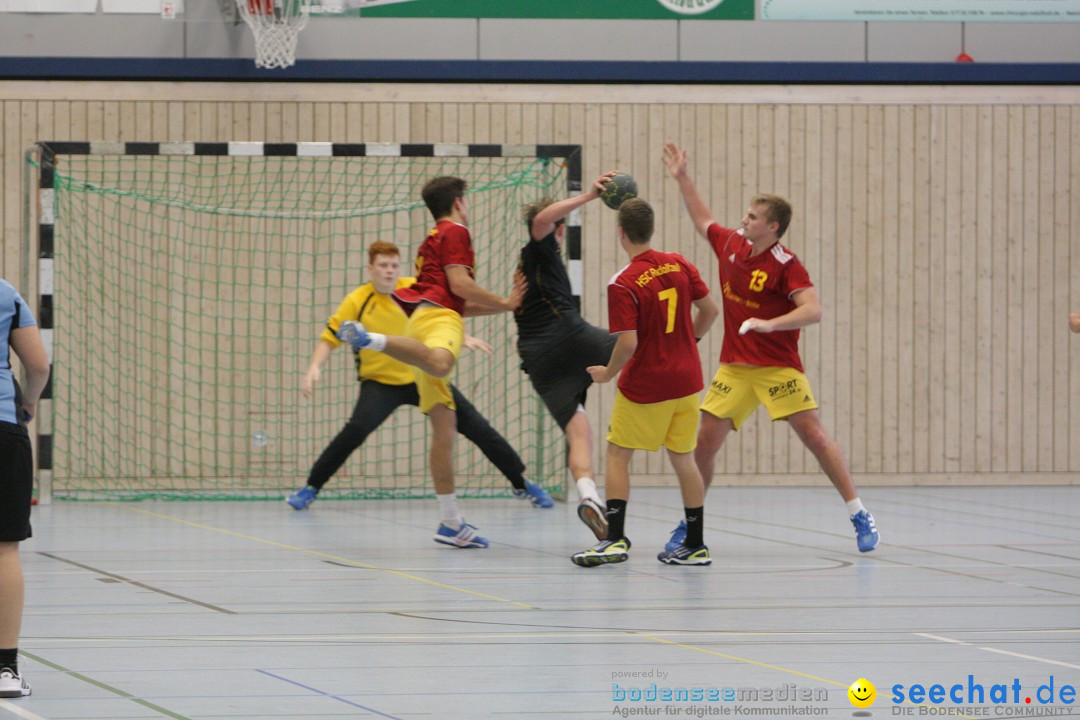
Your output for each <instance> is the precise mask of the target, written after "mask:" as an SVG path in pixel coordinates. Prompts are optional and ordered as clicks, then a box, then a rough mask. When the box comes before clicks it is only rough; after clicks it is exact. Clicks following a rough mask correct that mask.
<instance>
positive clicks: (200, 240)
mask: <svg viewBox="0 0 1080 720" xmlns="http://www.w3.org/2000/svg"><path fill="white" fill-rule="evenodd" d="M546 149H547V151H549V154H548V155H547V156H545V155H544V152H545V146H539V147H537V146H528V147H524V148H523V147H519V146H514V147H509V146H431V145H426V146H425V145H418V146H398V145H373V144H367V145H333V144H329V143H327V144H321V143H308V144H305V143H300V144H296V145H281V146H273V145H263V144H262V143H228V144H225V143H222V144H193V143H177V144H172V145H168V144H161V145H156V144H145V145H144V144H138V145H137V146H135V147H133V146H132V144H128V145H127V146H121V147H119V148H111V151H110V148H108V147H106V148H105V151H104V152H101V151H100V150H101V148H100V147H94V146H93V145H91V144H85V145H83V144H77V143H68V144H61V147H59V148H50V147H48V146H44V145H43V146H42V162H41V167H42V172H43V176H42V177H43V178H46V175H45V173H46V172H47V173H48V177H47V179H45V180H44V181H43V182H42V183H41V185H42V188H41V192H42V198H43V203H42V205H43V206H45V205H51V208H47V207H43V210H42V215H43V219H42V222H43V224H46V223H48V222H49V221H51V222H52V226H51V228H49V231H48V233H44V232H43V237H44V236H45V235H48V236H49V240H48V241H47V242H46V241H44V240H43V242H42V251H41V254H42V256H43V260H42V261H41V262H42V267H43V275H42V283H41V284H42V293H43V301H45V300H49V301H50V302H51V312H49V311H48V310H47V309H46V308H43V310H45V312H46V314H48V315H49V316H50V317H51V323H52V333H51V334H52V343H53V379H52V413H51V415H52V428H51V430H52V433H51V435H52V439H51V447H52V452H51V459H50V462H51V483H52V488H51V492H52V496H53V497H57V498H68V499H79V498H87V499H100V498H110V499H141V498H199V499H203V498H220V499H256V498H267V497H280V496H282V495H283V494H285V493H286V492H288V491H291V490H293V489H295V488H297V487H299V486H301V485H303V484H304V481H305V480H306V478H307V473H308V471H309V469H310V467H311V465H312V463H313V462H314V461H315V459H316V458H317V457H318V455H319V453H320V452H321V451H322V449H323V448H324V447H325V446H326V445H327V443H328V442H329V441H330V440H331V439H332V438H333V437H334V436H335V435H336V434H337V433H338V431H339V430H340V429H341V428H342V426H343V425H344V423H345V421H346V420H347V419H348V418H349V416H350V414H351V413H352V410H353V406H354V404H355V402H356V400H357V397H358V390H359V384H358V383H357V380H356V373H355V370H354V358H353V354H352V352H351V351H349V349H348V347H347V346H343V347H342V348H339V349H338V350H337V351H336V352H334V353H333V354H332V355H331V358H330V361H329V362H328V363H327V365H326V366H325V368H324V371H323V374H322V380H321V382H320V383H318V384H317V385H316V387H315V396H314V398H312V399H311V400H308V399H305V398H304V397H303V396H302V394H301V392H300V380H301V378H302V376H303V373H304V371H305V370H306V368H307V365H308V361H309V358H310V357H311V353H312V350H313V348H314V347H315V345H316V343H317V342H318V338H319V334H320V333H321V331H322V330H323V328H324V327H325V323H326V319H327V317H328V316H329V315H330V313H331V312H333V310H334V309H335V308H336V307H337V304H338V303H339V302H340V301H341V299H342V298H344V297H345V295H346V294H347V293H348V292H350V291H351V290H352V289H354V288H355V287H356V286H357V285H360V284H362V283H364V282H366V281H367V279H368V278H367V277H366V266H367V253H366V249H367V247H368V246H369V245H371V244H372V243H373V242H375V241H376V240H388V241H391V242H394V243H396V244H397V245H398V246H399V247H400V248H401V250H402V259H403V263H402V266H403V274H410V273H411V269H412V260H413V258H414V257H415V254H416V249H417V247H418V246H419V244H420V242H422V241H423V239H424V236H425V234H426V232H427V230H428V229H429V228H430V226H431V225H432V221H431V217H430V214H429V213H428V211H427V209H426V208H425V207H424V206H423V203H422V201H421V200H420V198H419V189H420V187H421V185H422V184H423V183H424V182H425V181H426V180H428V179H430V178H431V177H434V176H437V175H457V176H460V177H463V178H465V179H466V180H467V181H468V182H469V194H468V198H469V225H470V229H471V231H472V235H473V243H474V248H475V251H476V257H477V263H476V265H477V267H476V276H477V281H478V282H479V283H480V284H481V285H483V286H484V287H487V288H489V289H492V290H494V291H495V292H497V293H499V294H503V295H505V294H506V293H507V292H508V291H509V289H510V284H511V282H512V276H513V272H514V269H515V268H516V265H517V259H518V254H519V250H520V247H521V244H522V242H523V241H524V240H525V238H526V237H527V236H526V232H525V229H524V226H523V224H522V222H521V220H520V208H521V205H522V204H524V203H526V202H530V201H532V200H534V199H536V198H537V197H539V196H540V195H544V194H555V195H560V194H563V193H564V192H565V190H566V188H567V182H568V177H569V175H570V173H568V172H567V166H568V163H567V161H566V157H565V156H566V155H574V157H573V158H572V161H576V159H577V158H576V155H575V153H576V146H549V147H548V148H546ZM559 153H561V155H559ZM572 164H573V163H571V165H572ZM49 186H51V190H50V188H49ZM50 195H51V198H50V197H49V196H50ZM46 198H48V202H45V199H46ZM50 213H51V217H46V216H48V215H50ZM47 246H51V247H47ZM47 267H49V268H51V272H52V274H53V277H52V279H51V285H52V287H51V288H47V287H46V286H47V285H49V283H50V281H49V279H47V278H46V277H45V275H44V271H45V268H47ZM50 289H51V291H52V297H51V298H46V297H45V295H44V294H45V293H46V292H47V291H48V290H50ZM44 304H45V303H44V302H43V305H44ZM45 327H46V323H44V322H43V328H45ZM466 331H467V332H468V333H470V334H472V335H475V336H477V337H480V338H482V339H484V340H486V341H487V342H489V343H490V344H491V345H492V346H494V348H495V352H494V355H493V356H487V355H484V354H482V353H479V352H474V351H469V350H465V351H463V354H462V356H461V358H460V360H459V363H458V367H457V370H456V371H455V375H454V377H453V381H454V383H455V384H456V385H457V386H458V388H459V389H460V390H461V391H462V393H463V394H464V395H465V396H466V397H467V398H469V399H470V400H471V401H472V403H473V404H474V405H475V406H476V407H477V409H478V410H479V411H480V412H481V413H482V414H483V415H485V416H486V417H487V418H488V420H489V421H490V422H491V424H492V425H493V426H494V427H495V429H497V430H498V431H499V432H500V433H502V434H503V435H504V436H505V437H506V438H507V439H508V440H509V442H510V444H511V445H512V446H513V447H514V448H515V449H517V451H518V452H519V453H520V455H521V456H522V460H523V461H524V462H525V464H526V466H527V470H526V474H527V475H528V477H529V478H530V479H532V480H533V481H534V482H537V483H538V484H541V485H543V486H544V487H546V488H547V489H548V490H549V491H551V492H553V493H556V494H561V493H562V487H563V481H564V477H565V469H564V468H565V461H564V452H565V451H564V445H563V440H562V435H561V433H559V431H558V428H557V426H556V425H555V424H554V422H553V421H552V420H551V419H550V417H549V416H548V414H547V413H546V411H545V410H544V408H543V406H542V404H541V402H540V401H539V399H538V398H537V397H536V395H535V392H534V391H533V390H532V387H531V385H530V384H529V382H528V378H527V377H526V376H525V375H524V374H523V373H522V372H521V370H520V369H519V361H518V359H517V353H516V349H515V332H514V322H513V319H512V318H511V317H510V316H509V314H507V313H501V314H498V315H493V316H486V317H478V318H468V319H466ZM428 436H429V428H428V422H427V419H426V418H425V417H424V416H423V415H421V414H420V412H419V411H418V410H417V409H416V408H413V407H408V406H406V407H402V408H400V409H398V410H397V411H396V412H395V413H394V414H393V415H392V416H391V418H390V419H389V420H388V421H387V422H386V423H385V424H384V425H383V426H382V427H381V428H380V429H379V430H378V431H376V432H375V433H374V434H372V435H371V436H370V437H369V438H368V440H367V441H366V442H365V443H364V445H363V446H362V447H361V448H360V449H359V450H357V451H356V452H355V453H353V455H352V456H351V457H350V459H349V460H348V461H347V462H346V464H345V465H344V466H343V467H342V468H341V470H339V471H338V473H337V475H336V476H335V477H334V478H333V479H332V480H331V481H330V483H328V484H327V486H326V489H325V490H324V491H323V492H322V493H321V494H320V498H333V497H341V498H385V497H412V496H426V495H428V494H430V493H431V482H430V479H429V474H428V468H427V447H428ZM455 469H456V472H457V480H458V492H459V494H462V495H466V496H505V495H508V494H509V490H510V485H509V483H508V482H507V480H506V479H505V478H503V477H502V476H501V475H500V474H499V473H498V471H497V470H496V468H495V467H494V466H492V465H491V464H490V462H489V461H488V460H487V459H486V458H485V457H484V456H483V455H482V454H481V453H480V452H479V450H477V449H476V448H475V447H474V446H472V445H471V444H470V443H469V442H468V441H466V440H465V439H464V438H463V437H460V436H459V437H458V440H457V442H456V443H455Z"/></svg>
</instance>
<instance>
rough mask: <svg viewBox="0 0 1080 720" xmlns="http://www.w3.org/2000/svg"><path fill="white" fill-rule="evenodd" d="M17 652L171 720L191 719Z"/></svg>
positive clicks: (21, 651) (23, 651)
mask: <svg viewBox="0 0 1080 720" xmlns="http://www.w3.org/2000/svg"><path fill="white" fill-rule="evenodd" d="M19 654H20V655H25V656H26V657H28V658H30V659H31V660H33V661H35V662H39V663H41V664H42V665H44V666H46V667H50V668H52V669H53V670H59V671H60V672H62V673H65V674H66V675H68V676H69V677H73V678H75V679H76V680H82V681H83V682H85V683H88V684H90V685H93V686H94V687H96V688H100V689H102V690H105V691H106V692H110V693H112V694H113V695H118V696H120V697H122V698H124V699H125V700H130V701H131V702H133V703H137V704H139V705H142V706H143V707H145V708H149V709H150V710H153V711H154V712H158V713H161V714H162V715H164V716H165V717H170V718H173V720H191V718H189V717H187V716H186V715H180V714H179V713H174V712H173V711H172V710H167V709H165V708H163V707H161V706H160V705H155V704H154V703H152V702H150V701H149V700H143V699H142V698H141V697H135V696H134V695H132V694H131V693H129V692H127V691H126V690H121V689H120V688H118V687H113V686H112V685H109V684H108V683H103V682H101V681H100V680H95V679H94V678H92V677H90V676H89V675H83V674H82V673H80V672H76V671H74V670H69V669H68V668H66V667H64V666H63V665H57V664H56V663H54V662H52V661H50V660H46V659H45V658H43V657H40V656H38V655H34V654H33V653H28V652H26V651H25V650H19Z"/></svg>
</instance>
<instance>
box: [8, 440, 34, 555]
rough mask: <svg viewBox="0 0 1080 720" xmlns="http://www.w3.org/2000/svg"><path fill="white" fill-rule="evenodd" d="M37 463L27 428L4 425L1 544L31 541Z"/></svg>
mask: <svg viewBox="0 0 1080 720" xmlns="http://www.w3.org/2000/svg"><path fill="white" fill-rule="evenodd" d="M33 491H34V461H33V454H32V453H31V452H30V437H29V436H28V435H27V434H26V428H24V427H21V426H19V425H13V424H11V423H4V422H0V542H19V541H20V540H25V539H26V538H28V537H30V497H31V496H32V494H33Z"/></svg>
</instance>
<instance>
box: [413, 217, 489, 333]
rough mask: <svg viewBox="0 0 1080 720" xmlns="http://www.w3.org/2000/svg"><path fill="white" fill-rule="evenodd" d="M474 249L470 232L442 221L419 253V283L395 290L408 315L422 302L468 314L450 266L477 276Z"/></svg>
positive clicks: (463, 227)
mask: <svg viewBox="0 0 1080 720" xmlns="http://www.w3.org/2000/svg"><path fill="white" fill-rule="evenodd" d="M473 262H474V257H473V249H472V238H471V237H470V236H469V229H468V228H467V227H465V226H464V225H459V224H458V223H456V222H453V221H451V220H440V221H439V222H438V223H437V224H436V225H435V227H433V228H432V229H431V231H430V232H429V233H428V235H427V237H426V238H425V239H424V242H423V243H422V244H421V245H420V249H419V250H417V251H416V284H414V285H413V286H412V287H408V288H400V289H398V290H395V291H394V299H395V300H397V301H398V303H399V304H400V305H401V307H402V308H403V309H404V310H405V312H406V313H408V314H412V311H413V310H415V309H416V305H417V304H418V303H419V302H420V301H421V300H427V301H428V302H432V303H435V304H436V305H441V306H442V307H444V308H448V309H450V310H453V311H454V312H456V313H457V314H459V315H464V314H465V300H464V299H463V298H460V297H458V296H457V295H455V294H454V293H453V292H452V291H451V290H450V281H449V280H448V279H447V277H446V268H447V266H449V265H464V266H465V267H466V268H468V270H469V275H470V277H471V276H472V274H473Z"/></svg>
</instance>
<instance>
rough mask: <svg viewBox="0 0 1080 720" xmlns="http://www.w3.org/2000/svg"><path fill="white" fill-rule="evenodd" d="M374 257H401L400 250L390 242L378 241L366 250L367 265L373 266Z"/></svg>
mask: <svg viewBox="0 0 1080 720" xmlns="http://www.w3.org/2000/svg"><path fill="white" fill-rule="evenodd" d="M376 255H397V256H398V257H401V250H400V249H399V248H398V246H397V245H395V244H394V243H392V242H386V241H385V240H380V241H378V242H377V243H374V244H373V245H372V246H371V247H369V248H368V249H367V256H368V264H369V265H374V264H375V256H376Z"/></svg>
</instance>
